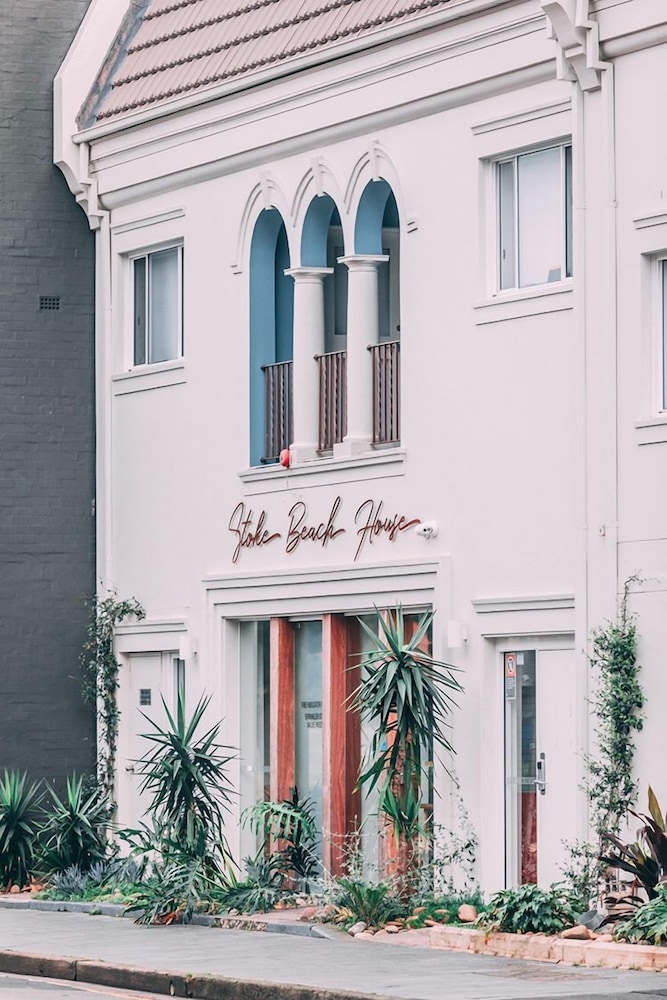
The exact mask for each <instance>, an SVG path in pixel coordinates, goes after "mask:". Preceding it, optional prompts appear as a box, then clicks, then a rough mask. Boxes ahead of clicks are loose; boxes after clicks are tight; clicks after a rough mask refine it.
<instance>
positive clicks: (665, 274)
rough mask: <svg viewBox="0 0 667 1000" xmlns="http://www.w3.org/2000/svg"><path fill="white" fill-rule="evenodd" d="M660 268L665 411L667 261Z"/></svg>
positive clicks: (666, 404) (666, 401)
mask: <svg viewBox="0 0 667 1000" xmlns="http://www.w3.org/2000/svg"><path fill="white" fill-rule="evenodd" d="M660 266H661V268H662V408H663V410H667V260H663V262H662V264H661V265H660Z"/></svg>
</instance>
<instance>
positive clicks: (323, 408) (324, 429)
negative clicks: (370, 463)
mask: <svg viewBox="0 0 667 1000" xmlns="http://www.w3.org/2000/svg"><path fill="white" fill-rule="evenodd" d="M315 360H316V361H317V364H318V367H319V375H320V419H319V444H318V449H319V451H331V450H332V448H333V446H334V444H336V443H337V442H339V441H342V440H343V438H344V437H345V434H346V433H347V352H346V351H334V352H333V353H332V354H316V355H315Z"/></svg>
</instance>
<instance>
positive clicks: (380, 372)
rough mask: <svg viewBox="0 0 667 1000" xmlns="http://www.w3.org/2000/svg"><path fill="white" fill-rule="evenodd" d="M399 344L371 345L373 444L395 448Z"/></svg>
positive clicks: (398, 431) (398, 430)
mask: <svg viewBox="0 0 667 1000" xmlns="http://www.w3.org/2000/svg"><path fill="white" fill-rule="evenodd" d="M400 348H401V342H400V340H390V341H387V342H384V343H381V344H372V345H371V346H370V347H369V348H368V350H369V351H370V352H371V354H372V357H373V444H398V443H399V442H400V440H401V422H400V415H401V406H400Z"/></svg>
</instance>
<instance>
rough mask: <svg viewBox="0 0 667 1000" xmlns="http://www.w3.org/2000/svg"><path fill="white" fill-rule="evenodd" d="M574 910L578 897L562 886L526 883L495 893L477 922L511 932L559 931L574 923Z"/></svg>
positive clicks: (536, 932)
mask: <svg viewBox="0 0 667 1000" xmlns="http://www.w3.org/2000/svg"><path fill="white" fill-rule="evenodd" d="M577 912H578V904H577V900H576V899H575V897H574V896H573V895H572V894H571V893H570V892H569V891H568V890H566V889H564V888H563V886H561V885H552V886H550V887H549V889H540V888H539V886H537V885H533V884H531V883H529V884H528V885H520V886H518V888H516V889H501V890H500V892H496V893H494V895H493V896H492V897H491V899H490V900H489V903H488V906H487V908H486V910H485V912H484V913H482V914H481V916H480V917H479V918H478V925H479V926H480V927H484V928H486V929H487V930H491V931H506V932H508V933H510V934H526V933H528V932H529V931H532V932H533V933H535V934H558V933H559V932H560V931H562V930H563V928H565V927H568V926H570V925H572V924H574V923H576V918H577Z"/></svg>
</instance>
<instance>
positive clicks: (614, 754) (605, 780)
mask: <svg viewBox="0 0 667 1000" xmlns="http://www.w3.org/2000/svg"><path fill="white" fill-rule="evenodd" d="M636 582H638V578H637V577H630V579H628V580H626V582H625V586H624V588H623V597H622V599H621V601H620V604H619V610H618V615H617V617H616V621H613V622H608V623H607V624H606V625H603V626H602V627H601V628H598V629H595V630H594V631H593V633H592V635H591V641H592V654H591V665H592V667H593V669H594V670H595V671H596V673H597V686H596V689H595V693H594V695H593V698H592V701H591V708H592V711H593V715H594V716H595V719H596V729H595V733H596V736H597V742H598V747H597V753H596V754H595V755H591V756H590V757H589V758H588V760H587V770H588V781H587V791H588V798H589V803H590V809H591V825H592V827H593V829H594V830H595V834H596V837H599V835H600V833H601V832H602V831H608V832H611V833H614V834H618V833H619V831H620V827H621V824H622V822H623V820H624V819H625V818H626V816H627V813H628V809H630V808H632V806H633V805H634V804H635V800H636V797H637V782H636V781H635V778H634V776H633V764H634V756H635V734H636V733H638V732H639V731H640V730H641V729H642V726H643V725H644V716H643V714H642V709H643V707H644V692H643V690H642V686H641V683H640V681H639V672H640V666H639V664H638V662H637V624H636V620H635V617H634V615H633V614H631V612H630V611H629V610H628V596H629V593H630V587H631V586H632V584H633V583H636Z"/></svg>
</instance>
